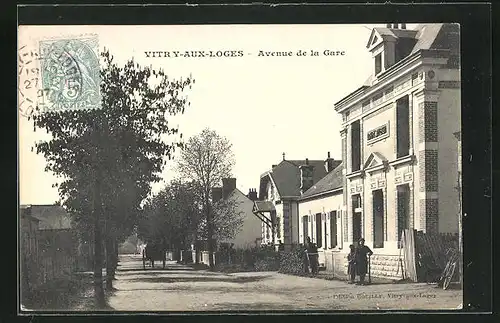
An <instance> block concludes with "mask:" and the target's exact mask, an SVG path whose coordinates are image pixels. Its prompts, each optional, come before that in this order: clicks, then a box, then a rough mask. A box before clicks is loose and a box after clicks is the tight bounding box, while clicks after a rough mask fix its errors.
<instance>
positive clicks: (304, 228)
mask: <svg viewBox="0 0 500 323" xmlns="http://www.w3.org/2000/svg"><path fill="white" fill-rule="evenodd" d="M308 228H309V221H308V219H307V215H304V216H303V217H302V232H303V240H302V242H303V243H306V241H307V237H308V236H309V230H308Z"/></svg>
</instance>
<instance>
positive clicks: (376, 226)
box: [372, 190, 384, 248]
mask: <svg viewBox="0 0 500 323" xmlns="http://www.w3.org/2000/svg"><path fill="white" fill-rule="evenodd" d="M372 198H373V247H374V248H383V247H384V193H383V191H382V190H375V191H373V192H372Z"/></svg>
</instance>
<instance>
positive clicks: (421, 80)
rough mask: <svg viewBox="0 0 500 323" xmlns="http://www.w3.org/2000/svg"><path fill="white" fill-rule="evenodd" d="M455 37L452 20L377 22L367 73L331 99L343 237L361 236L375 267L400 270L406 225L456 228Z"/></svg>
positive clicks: (428, 229)
mask: <svg viewBox="0 0 500 323" xmlns="http://www.w3.org/2000/svg"><path fill="white" fill-rule="evenodd" d="M459 38H460V37H459V26H458V25H457V24H428V25H420V26H418V27H417V28H416V29H415V30H408V29H405V27H404V26H399V25H396V24H394V25H391V24H390V25H389V26H387V28H374V29H373V31H372V33H371V35H370V37H369V40H368V43H367V46H366V47H367V49H368V50H369V51H370V52H371V53H372V54H373V71H371V76H370V77H369V78H368V80H367V81H366V82H365V84H363V85H362V86H361V87H360V88H358V89H357V90H355V91H354V92H352V93H351V94H349V95H348V96H347V97H345V98H343V99H342V100H340V101H338V102H337V103H336V104H335V110H336V111H337V112H338V113H340V114H341V115H342V120H343V126H342V130H341V139H342V159H343V160H344V164H345V167H344V180H343V211H344V212H343V217H344V218H343V219H342V220H343V221H342V223H343V228H342V230H343V239H344V243H345V244H347V245H349V244H351V243H354V244H355V243H356V242H357V241H358V240H359V239H360V238H364V239H365V240H366V245H368V246H369V247H370V248H372V250H373V251H374V253H375V255H378V256H379V257H381V259H383V261H380V263H383V264H384V265H383V266H382V265H381V266H380V268H381V269H380V270H379V269H378V268H377V266H375V267H376V268H375V275H379V274H380V275H384V276H391V275H395V274H396V272H397V265H398V264H397V261H398V254H399V248H400V246H399V242H400V239H401V234H402V231H403V230H404V229H416V230H422V231H424V232H426V233H453V232H457V230H458V226H457V213H458V211H459V209H458V207H459V206H458V205H459V201H458V196H457V194H456V185H457V183H456V178H457V177H456V176H457V172H458V165H457V160H458V157H457V156H458V153H459V152H458V149H457V144H456V139H455V137H454V133H455V132H457V131H459V130H460V127H461V121H460V68H459V61H460V60H459V46H458V43H459ZM374 261H375V263H378V260H377V257H375V258H374ZM382 268H383V269H382Z"/></svg>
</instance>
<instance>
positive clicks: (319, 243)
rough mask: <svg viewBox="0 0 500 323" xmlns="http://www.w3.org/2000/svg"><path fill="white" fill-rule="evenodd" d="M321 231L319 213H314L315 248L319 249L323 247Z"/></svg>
mask: <svg viewBox="0 0 500 323" xmlns="http://www.w3.org/2000/svg"><path fill="white" fill-rule="evenodd" d="M322 242H323V230H322V227H321V213H316V246H317V247H318V248H321V247H322V246H323V243H322Z"/></svg>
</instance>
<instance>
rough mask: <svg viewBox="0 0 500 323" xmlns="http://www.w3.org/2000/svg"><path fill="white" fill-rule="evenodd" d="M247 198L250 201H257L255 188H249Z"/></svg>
mask: <svg viewBox="0 0 500 323" xmlns="http://www.w3.org/2000/svg"><path fill="white" fill-rule="evenodd" d="M247 197H248V198H249V199H250V200H252V201H256V200H257V190H256V189H255V188H250V189H249V190H248V195H247Z"/></svg>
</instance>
